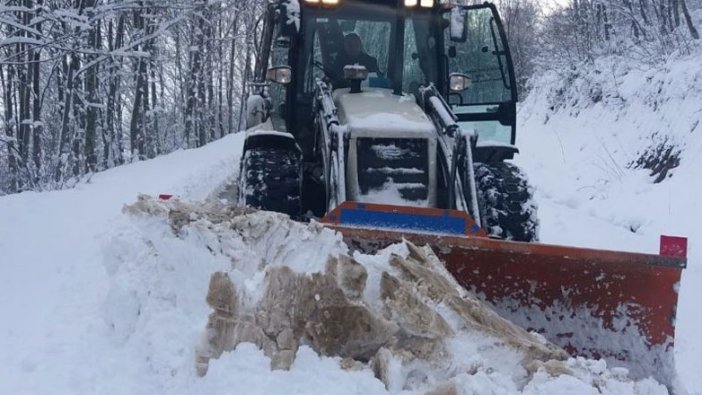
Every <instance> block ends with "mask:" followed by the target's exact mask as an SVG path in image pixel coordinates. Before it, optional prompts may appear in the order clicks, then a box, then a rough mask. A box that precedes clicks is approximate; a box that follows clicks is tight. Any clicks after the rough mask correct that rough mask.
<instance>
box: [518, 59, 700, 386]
mask: <svg viewBox="0 0 702 395" xmlns="http://www.w3.org/2000/svg"><path fill="white" fill-rule="evenodd" d="M700 65H702V54H696V55H692V56H689V57H684V58H680V57H678V58H674V59H671V60H670V61H669V62H668V63H667V64H665V65H663V66H661V67H658V68H650V67H644V66H643V65H639V64H636V63H633V62H632V61H631V60H627V59H623V58H617V57H608V58H601V59H598V60H597V61H596V62H595V63H594V65H591V66H582V67H581V68H579V69H577V70H571V71H569V72H567V73H562V74H557V73H554V72H550V73H547V74H546V75H544V76H542V77H540V78H537V80H536V81H534V82H533V86H534V91H533V93H532V94H531V95H530V96H529V97H528V98H527V99H526V100H525V102H524V103H522V104H521V106H520V109H519V115H518V118H519V129H518V136H517V139H518V141H517V145H518V146H519V148H520V150H521V154H520V155H519V156H518V157H517V159H516V161H517V162H518V164H519V165H521V166H522V167H523V168H524V169H525V170H526V173H527V174H528V175H529V179H530V180H531V182H532V183H533V184H534V186H535V190H536V194H535V198H536V200H537V202H538V204H539V210H540V211H539V218H540V223H541V226H540V230H541V234H540V239H541V241H542V242H545V243H553V244H565V245H576V246H583V247H595V248H606V249H616V250H629V251H636V252H646V253H658V244H659V235H661V234H669V235H670V234H672V235H681V236H687V237H689V254H688V255H689V260H688V261H689V267H688V268H687V269H686V270H685V271H684V272H683V280H682V284H681V287H680V299H679V307H678V316H677V325H676V327H677V330H676V332H677V333H676V339H675V347H676V359H677V367H678V372H679V374H680V376H681V379H682V381H683V386H684V387H687V389H688V390H690V391H692V393H694V394H702V378H700V376H699V374H698V373H697V372H698V369H699V368H698V366H699V363H700V357H699V356H700V355H702V341H701V340H700V337H699V336H698V331H699V327H700V326H701V325H702V321H701V320H700V315H699V312H698V308H697V307H696V306H697V305H696V300H698V299H699V298H700V296H702V295H701V294H700V293H699V291H698V290H697V289H698V288H699V287H698V286H697V285H698V284H699V283H700V282H701V281H702V267H701V265H702V251H701V250H700V240H702V232H700V230H699V229H700V227H699V215H698V214H697V213H699V212H700V210H701V209H702V204H701V203H700V201H699V198H698V196H700V194H702V183H700V182H699V169H700V168H701V166H702V138H701V137H700V136H701V135H700V132H702V66H700ZM659 147H663V148H664V149H663V150H662V151H661V153H663V154H665V152H666V151H667V150H668V149H669V148H670V149H671V153H674V154H676V155H677V158H678V160H679V162H677V163H676V162H675V161H669V162H667V163H668V164H669V165H670V166H662V167H659V169H662V168H664V170H665V171H664V172H658V173H656V174H652V173H654V171H653V170H652V169H647V168H642V167H640V166H637V162H640V161H639V160H640V159H641V158H644V159H648V158H650V157H651V155H650V154H651V153H656V151H657V149H658V148H659ZM653 156H656V155H653ZM659 156H660V157H661V158H663V157H665V155H659ZM644 162H645V160H644ZM661 163H666V162H665V161H662V162H661ZM681 391H683V389H681Z"/></svg>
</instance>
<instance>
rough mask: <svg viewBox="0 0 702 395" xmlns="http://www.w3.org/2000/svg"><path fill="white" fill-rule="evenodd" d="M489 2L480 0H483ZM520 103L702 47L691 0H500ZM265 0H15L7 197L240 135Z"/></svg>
mask: <svg viewBox="0 0 702 395" xmlns="http://www.w3.org/2000/svg"><path fill="white" fill-rule="evenodd" d="M479 2H482V1H479ZM496 2H497V5H498V8H500V10H501V13H502V18H503V19H504V22H505V28H506V30H507V34H508V36H509V41H510V46H511V49H512V54H513V58H514V63H515V68H516V73H517V78H518V82H519V86H520V97H522V98H523V97H524V96H525V95H526V94H527V93H528V91H529V81H530V78H531V77H532V76H534V75H536V74H540V73H542V72H544V71H545V70H557V71H561V70H562V71H563V72H564V74H568V73H573V72H574V71H577V70H578V68H581V67H586V66H587V64H591V63H592V62H594V60H595V59H597V58H598V57H601V56H609V55H614V56H620V57H622V58H623V59H631V60H632V61H636V62H638V63H641V64H649V65H651V66H653V65H657V64H661V63H663V62H666V61H667V60H668V59H670V58H671V57H672V56H684V55H687V54H690V53H693V52H694V51H698V50H699V47H700V46H699V42H700V33H699V31H698V30H697V26H696V25H697V23H698V20H699V19H697V20H696V19H695V17H694V15H695V12H697V13H698V14H699V13H702V10H701V9H700V8H702V5H701V4H698V2H692V1H690V0H571V1H570V3H569V4H568V5H567V6H563V7H555V8H554V7H553V5H551V2H550V1H547V0H544V1H541V0H496ZM264 6H265V1H264V0H259V1H248V0H215V1H212V0H197V1H185V0H168V1H154V0H151V1H149V0H4V1H3V3H2V4H1V5H0V195H2V194H7V193H16V192H20V191H25V190H47V189H60V188H66V187H71V186H73V185H75V184H76V183H77V182H79V181H80V180H85V179H87V178H89V177H90V175H91V174H93V173H95V172H97V171H101V170H104V169H108V168H111V167H114V166H118V165H120V164H123V163H128V162H132V161H135V160H142V159H147V158H153V157H155V156H158V155H161V154H165V153H168V152H172V151H173V150H176V149H182V148H191V147H199V146H202V145H205V144H207V143H208V142H210V141H213V140H216V139H218V138H220V137H222V136H224V135H226V134H229V133H232V132H235V131H238V130H239V128H240V126H241V125H240V122H241V120H242V119H243V118H245V117H242V114H243V111H244V104H245V100H244V99H243V98H245V97H246V85H245V84H244V81H247V80H248V79H250V78H251V76H252V70H251V68H252V66H253V64H252V63H253V61H254V59H255V58H256V55H257V48H256V45H255V43H256V42H257V40H258V39H259V38H258V37H257V35H256V31H257V29H256V26H257V21H258V20H259V16H260V15H261V11H262V8H263V7H264Z"/></svg>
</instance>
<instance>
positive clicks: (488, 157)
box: [239, 0, 686, 385]
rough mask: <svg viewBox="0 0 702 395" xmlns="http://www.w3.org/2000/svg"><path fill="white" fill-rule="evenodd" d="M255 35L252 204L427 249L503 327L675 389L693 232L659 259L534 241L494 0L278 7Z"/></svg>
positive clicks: (249, 143)
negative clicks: (679, 310)
mask: <svg viewBox="0 0 702 395" xmlns="http://www.w3.org/2000/svg"><path fill="white" fill-rule="evenodd" d="M259 32H260V35H259V39H260V42H259V52H258V59H257V62H256V67H255V71H254V81H253V82H252V83H251V84H250V87H251V89H252V91H251V92H250V95H249V98H248V100H247V106H248V113H247V127H248V129H247V137H246V142H245V145H244V154H243V156H242V161H241V173H240V174H241V176H240V181H239V202H240V204H241V205H246V206H251V207H255V208H258V209H262V210H271V211H277V212H281V213H285V214H288V215H290V216H291V217H293V218H296V219H299V220H309V219H320V218H321V222H323V223H325V224H327V226H329V227H332V228H334V229H336V230H338V231H340V232H341V233H342V234H343V235H344V238H345V240H346V241H347V243H348V244H349V245H350V246H351V247H353V248H356V249H359V250H362V251H365V252H373V251H376V250H378V249H380V248H383V247H385V246H387V245H389V244H392V243H395V242H398V241H400V240H402V239H403V238H404V239H408V240H410V241H412V242H414V243H420V244H428V245H430V246H432V247H433V248H434V250H435V251H436V252H437V254H438V255H439V256H440V257H441V258H442V259H443V261H444V263H445V265H446V267H447V268H448V269H449V271H450V272H451V273H452V274H453V275H454V276H455V277H456V278H457V280H458V281H459V282H460V283H461V284H462V285H463V286H464V287H465V288H466V289H468V290H469V291H472V292H473V293H475V295H477V296H478V297H480V298H482V299H484V300H485V301H487V302H489V303H490V304H491V305H492V306H494V308H495V309H496V311H497V312H498V313H500V314H501V315H503V316H504V317H505V318H507V319H510V320H512V321H513V322H515V323H517V324H519V325H521V326H523V327H524V328H526V329H528V330H531V331H534V332H537V333H540V334H542V335H543V336H544V337H546V338H547V339H548V340H550V341H552V342H553V343H555V344H557V345H560V346H562V347H564V348H565V349H566V350H568V351H569V352H571V353H572V354H573V355H582V356H586V357H592V358H600V357H601V358H605V359H606V360H607V361H608V362H610V364H611V365H612V366H624V367H626V368H628V369H629V370H630V372H631V373H632V375H634V376H638V377H647V376H653V377H655V378H656V379H658V380H659V381H661V382H663V383H666V384H668V385H670V384H671V383H672V381H673V379H674V362H673V338H674V332H675V327H674V324H675V310H676V305H677V287H678V284H679V281H680V276H681V272H682V269H683V268H684V267H685V265H686V258H685V256H684V248H682V247H681V244H682V243H684V240H679V239H676V238H672V239H666V240H667V241H666V246H672V247H670V248H668V247H666V251H672V252H671V253H669V254H665V255H644V254H634V253H623V252H612V251H597V250H587V249H579V248H571V247H560V246H551V245H543V244H538V243H536V241H537V230H538V220H537V217H536V207H535V205H534V204H533V203H532V191H531V188H530V186H529V184H528V182H527V180H526V178H525V176H524V174H523V173H522V172H521V171H520V170H519V168H518V167H517V166H515V165H514V164H513V163H512V162H510V160H511V159H513V157H514V155H516V154H517V153H518V149H517V148H516V147H515V137H516V101H517V91H516V83H515V76H514V69H513V65H512V60H511V57H510V51H509V47H508V44H507V41H506V38H505V32H504V29H503V26H502V23H501V21H500V17H499V15H498V13H497V10H496V8H495V7H494V6H493V5H491V4H488V3H485V4H483V5H477V6H457V5H452V4H448V3H439V2H438V0H299V1H298V0H278V1H275V2H272V3H269V4H268V8H267V10H266V13H265V14H264V15H263V16H262V18H261V25H260V29H259Z"/></svg>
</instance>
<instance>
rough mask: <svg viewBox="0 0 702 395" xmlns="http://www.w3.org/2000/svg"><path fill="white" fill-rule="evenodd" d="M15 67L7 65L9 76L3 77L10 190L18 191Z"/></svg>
mask: <svg viewBox="0 0 702 395" xmlns="http://www.w3.org/2000/svg"><path fill="white" fill-rule="evenodd" d="M0 67H2V64H0ZM13 69H14V67H13V66H12V65H11V64H8V65H7V77H6V78H3V80H4V82H3V85H4V88H5V89H4V91H5V97H4V102H5V122H4V124H5V136H7V140H8V141H7V155H8V158H7V162H8V170H9V173H10V182H9V190H8V192H10V193H14V192H18V190H19V183H18V178H19V174H18V173H19V172H18V166H17V159H16V157H15V148H16V146H15V141H14V138H15V130H14V126H15V122H14V120H13V117H14V113H13V108H12V106H13V97H12V96H13V92H14V86H13V84H12V80H13V78H14V70H13ZM0 75H2V70H1V69H0Z"/></svg>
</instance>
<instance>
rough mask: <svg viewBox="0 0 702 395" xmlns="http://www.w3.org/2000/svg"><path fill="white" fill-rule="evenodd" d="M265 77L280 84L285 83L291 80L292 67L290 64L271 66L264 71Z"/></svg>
mask: <svg viewBox="0 0 702 395" xmlns="http://www.w3.org/2000/svg"><path fill="white" fill-rule="evenodd" d="M266 79H267V80H268V81H273V82H277V83H278V84H281V85H287V84H289V83H290V82H291V81H292V69H291V68H290V66H276V67H271V68H269V69H268V71H267V72H266Z"/></svg>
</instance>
